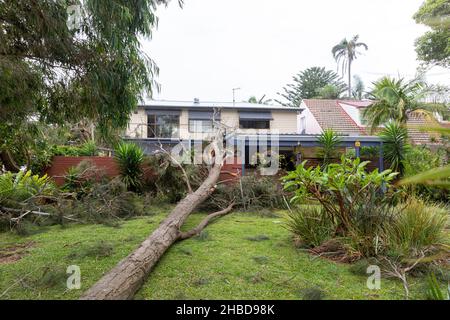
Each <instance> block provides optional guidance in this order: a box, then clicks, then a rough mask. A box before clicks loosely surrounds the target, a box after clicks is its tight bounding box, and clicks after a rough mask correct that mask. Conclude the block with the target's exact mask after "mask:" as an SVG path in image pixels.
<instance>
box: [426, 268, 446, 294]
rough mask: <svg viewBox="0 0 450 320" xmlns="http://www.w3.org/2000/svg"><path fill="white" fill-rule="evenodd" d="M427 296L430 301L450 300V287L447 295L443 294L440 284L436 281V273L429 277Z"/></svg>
mask: <svg viewBox="0 0 450 320" xmlns="http://www.w3.org/2000/svg"><path fill="white" fill-rule="evenodd" d="M427 281H428V290H427V295H428V299H430V300H450V285H447V295H445V294H444V293H442V291H441V287H440V285H439V282H438V281H437V280H436V276H435V275H434V273H430V274H429V275H428V279H427Z"/></svg>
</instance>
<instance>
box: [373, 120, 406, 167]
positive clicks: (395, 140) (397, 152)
mask: <svg viewBox="0 0 450 320" xmlns="http://www.w3.org/2000/svg"><path fill="white" fill-rule="evenodd" d="M379 136H380V138H381V140H382V141H383V154H384V158H385V159H386V160H387V161H388V162H389V163H390V164H391V169H392V170H394V171H397V172H399V173H400V175H402V174H403V172H404V165H403V161H404V160H405V156H406V154H407V152H408V151H409V150H410V148H411V146H410V145H409V144H408V130H407V129H406V128H405V127H404V126H402V125H401V124H400V123H398V122H389V123H388V124H387V125H386V127H385V128H384V129H383V131H381V133H380V135H379Z"/></svg>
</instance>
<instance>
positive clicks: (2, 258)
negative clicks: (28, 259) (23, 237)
mask: <svg viewBox="0 0 450 320" xmlns="http://www.w3.org/2000/svg"><path fill="white" fill-rule="evenodd" d="M34 245H35V242H34V241H30V242H27V243H22V244H16V245H13V246H8V247H5V248H0V264H9V263H14V262H16V261H19V260H20V259H22V258H23V256H24V255H26V254H27V253H28V250H29V249H30V248H31V247H33V246H34Z"/></svg>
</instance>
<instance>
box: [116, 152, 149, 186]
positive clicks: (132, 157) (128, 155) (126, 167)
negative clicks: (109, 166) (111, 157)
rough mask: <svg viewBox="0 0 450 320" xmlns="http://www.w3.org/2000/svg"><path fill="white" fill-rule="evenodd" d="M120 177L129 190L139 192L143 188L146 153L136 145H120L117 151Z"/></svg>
mask: <svg viewBox="0 0 450 320" xmlns="http://www.w3.org/2000/svg"><path fill="white" fill-rule="evenodd" d="M115 159H116V162H117V164H118V166H119V171H120V175H121V177H122V181H123V183H124V184H125V185H126V187H127V189H129V190H132V191H138V190H139V189H140V188H141V186H142V175H143V169H142V163H143V162H144V152H143V151H142V149H141V148H140V147H139V146H138V145H136V144H134V143H120V144H119V145H118V146H117V148H116V151H115Z"/></svg>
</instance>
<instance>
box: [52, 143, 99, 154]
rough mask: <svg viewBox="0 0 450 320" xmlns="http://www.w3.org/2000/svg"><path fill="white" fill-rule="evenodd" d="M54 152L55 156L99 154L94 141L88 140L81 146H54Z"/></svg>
mask: <svg viewBox="0 0 450 320" xmlns="http://www.w3.org/2000/svg"><path fill="white" fill-rule="evenodd" d="M52 153H53V155H55V156H66V157H89V156H98V155H99V153H98V149H97V145H96V144H95V142H94V141H88V142H85V143H84V144H82V145H81V146H67V145H64V146H53V148H52Z"/></svg>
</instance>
